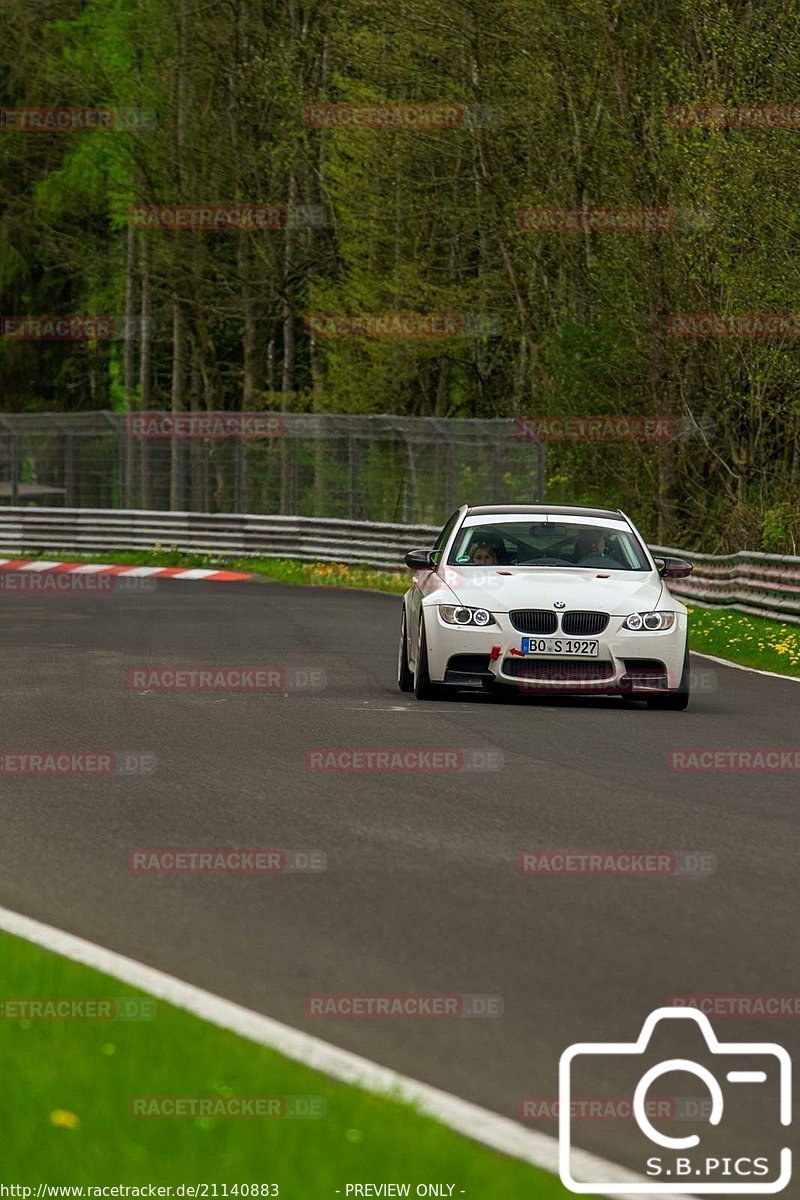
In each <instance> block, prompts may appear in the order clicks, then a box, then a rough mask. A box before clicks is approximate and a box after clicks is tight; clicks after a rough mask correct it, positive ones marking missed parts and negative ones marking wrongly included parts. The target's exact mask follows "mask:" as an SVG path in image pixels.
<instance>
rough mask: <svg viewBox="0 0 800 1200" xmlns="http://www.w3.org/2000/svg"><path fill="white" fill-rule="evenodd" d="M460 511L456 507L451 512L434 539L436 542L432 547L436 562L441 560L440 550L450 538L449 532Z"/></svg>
mask: <svg viewBox="0 0 800 1200" xmlns="http://www.w3.org/2000/svg"><path fill="white" fill-rule="evenodd" d="M460 512H461V509H460V508H457V509H456V511H455V512H454V513H453V515H452V517H451V518H450V520H449V521H448V522H447V523H446V525H445V527H444V529H443V530H442V532H441V533H440V534H439V536H438V538H437V539H436V544H435V546H434V547H433V557H434V559H435V561H436V563H437V564H438V563H439V562H440V561H441V557H442V551H443V550H444V548H445V546H446V545H447V543H448V541H449V540H450V534H451V533H452V532H453V529H454V528H455V524H456V521H457V520H458V517H459V514H460Z"/></svg>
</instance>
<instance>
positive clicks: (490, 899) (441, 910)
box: [0, 582, 800, 1169]
mask: <svg viewBox="0 0 800 1200" xmlns="http://www.w3.org/2000/svg"><path fill="white" fill-rule="evenodd" d="M399 612H400V602H399V599H398V598H396V597H389V596H383V595H377V594H367V593H356V592H348V591H336V590H324V589H298V588H283V587H278V586H272V585H268V584H261V583H255V584H219V583H218V584H214V585H204V584H202V583H192V584H182V583H176V582H168V583H165V584H164V585H162V586H159V587H158V588H157V589H156V590H155V591H154V592H152V593H150V594H142V595H135V596H132V595H125V594H123V593H119V594H111V595H93V594H84V593H76V594H72V593H59V594H53V595H44V594H14V593H8V592H7V593H4V594H3V595H2V597H0V614H2V619H0V645H1V646H2V664H3V679H4V687H3V693H4V695H3V701H4V702H3V723H2V735H1V736H0V750H2V751H8V750H20V749H31V750H33V749H77V748H81V749H90V748H96V749H112V750H117V751H119V750H139V751H150V752H153V753H154V754H155V755H156V758H157V769H156V770H155V772H154V773H152V774H150V775H143V776H130V777H118V776H114V777H97V778H87V777H85V776H76V777H72V778H67V779H63V778H62V779H58V780H56V779H47V778H40V777H17V776H9V775H6V776H4V777H0V795H1V796H2V799H1V800H0V804H2V828H3V834H2V838H1V839H0V905H3V906H5V907H8V908H11V909H14V910H16V911H18V912H21V913H25V914H27V915H30V916H33V917H35V918H38V919H39V920H42V921H46V922H49V923H51V924H53V925H56V926H58V927H59V928H62V929H65V930H68V931H69V932H72V933H75V934H78V935H80V936H82V937H85V938H89V939H91V940H92V941H95V942H98V943H100V944H101V945H104V946H108V947H110V948H112V949H114V950H117V951H119V952H121V953H123V954H126V955H129V956H131V957H133V958H137V959H139V960H141V961H142V962H145V963H148V964H150V965H152V966H155V967H159V968H161V969H163V970H165V971H168V972H170V973H172V974H174V975H177V976H179V977H181V978H183V979H186V980H188V981H190V982H192V983H195V984H197V985H199V986H201V987H204V988H207V989H209V990H210V991H213V992H216V993H218V994H220V995H223V996H225V997H228V998H230V999H233V1000H235V1001H237V1002H239V1003H241V1004H244V1005H247V1006H249V1007H251V1008H253V1009H256V1010H258V1011H260V1012H264V1013H266V1014H268V1015H270V1016H272V1017H275V1018H277V1019H278V1020H281V1021H284V1022H286V1023H287V1024H290V1025H293V1026H296V1027H299V1028H303V1029H307V1030H308V1031H309V1032H312V1033H314V1034H316V1035H317V1036H320V1037H323V1038H326V1039H327V1040H329V1041H332V1042H335V1043H336V1044H338V1045H341V1046H344V1047H347V1048H348V1049H351V1050H353V1051H355V1052H357V1053H359V1054H362V1055H365V1056H367V1057H369V1058H372V1059H374V1060H376V1061H377V1062H380V1063H384V1064H386V1065H388V1066H392V1067H394V1068H395V1069H397V1070H399V1071H402V1072H404V1073H405V1074H408V1075H411V1076H413V1077H415V1078H418V1079H421V1080H424V1081H426V1082H429V1083H431V1084H434V1085H436V1086H438V1087H441V1088H444V1089H446V1090H448V1091H451V1092H454V1093H456V1094H457V1095H459V1096H462V1097H465V1098H467V1099H469V1100H473V1101H475V1102H477V1103H480V1104H483V1105H485V1106H486V1107H488V1108H491V1109H493V1110H496V1111H498V1112H500V1113H503V1114H505V1115H509V1116H515V1115H518V1112H519V1109H518V1106H519V1103H520V1101H521V1099H522V1098H523V1097H526V1096H528V1097H530V1096H535V1097H554V1096H555V1095H556V1094H557V1063H558V1056H559V1054H560V1052H561V1051H562V1050H563V1049H564V1048H565V1047H566V1046H568V1045H569V1044H571V1043H572V1042H575V1041H605V1040H609V1041H630V1040H633V1039H634V1038H635V1037H636V1035H637V1034H638V1032H639V1030H640V1028H641V1025H642V1022H643V1020H644V1017H645V1016H646V1015H647V1014H648V1013H649V1012H650V1011H651V1010H652V1009H654V1008H657V1007H659V1006H661V1005H663V1004H666V1003H667V1002H668V999H669V997H671V996H674V995H676V994H677V995H682V994H721V995H726V996H727V995H741V994H748V995H764V994H772V995H774V994H781V995H787V994H792V993H794V992H799V993H800V987H798V986H797V984H798V980H797V974H798V965H797V964H798V961H800V956H799V955H798V921H797V882H796V878H797V861H796V859H797V855H796V850H797V845H798V837H797V830H798V818H797V806H798V773H797V772H796V771H772V772H731V771H726V772H721V771H713V772H709V771H705V772H703V771H701V772H675V771H672V770H670V769H669V768H668V766H667V756H668V753H669V752H670V751H671V750H673V749H691V748H698V747H721V748H742V749H749V748H755V747H779V748H784V749H786V748H789V747H792V748H794V747H797V746H800V737H799V736H798V719H797V703H798V700H800V692H799V691H798V685H797V684H795V683H792V682H787V681H783V680H780V679H774V678H768V677H765V676H760V675H757V674H751V673H747V672H744V671H739V670H735V669H732V668H725V667H719V666H717V665H716V664H713V663H708V662H705V661H703V660H700V659H697V658H694V659H693V666H694V668H695V670H696V671H697V672H699V675H700V679H701V682H702V684H703V690H702V691H700V692H697V693H696V694H695V696H694V698H693V701H692V704H691V706H690V708H689V710H688V711H687V712H685V713H669V712H651V711H648V710H646V709H644V708H638V707H631V708H625V707H623V706H622V705H621V704H620V703H619V702H617V701H614V700H606V699H600V698H598V699H589V698H587V699H583V698H581V699H576V700H562V699H555V700H551V699H549V698H548V699H546V700H541V699H512V700H508V701H505V700H494V699H491V698H487V697H483V696H473V695H467V696H466V697H465V698H464V699H463V700H458V701H451V700H445V701H442V702H430V703H426V704H420V703H418V702H417V701H415V700H414V698H413V696H412V697H408V696H405V695H402V694H400V693H399V692H398V691H397V689H396V686H395V681H394V672H395V655H396V638H397V631H398V626H399ZM211 664H217V665H225V666H230V665H239V666H271V667H279V668H289V669H291V668H294V667H297V668H321V669H322V670H323V671H324V672H325V674H326V677H327V686H326V687H325V688H324V689H323V690H320V691H299V692H289V693H288V694H285V693H280V694H263V693H259V694H238V695H230V694H221V693H219V692H213V693H205V694H201V693H197V692H185V693H175V692H172V693H170V692H167V693H163V694H156V693H152V692H151V693H149V694H141V693H140V692H138V691H136V690H132V689H131V688H129V687H128V682H127V673H128V671H129V670H130V669H131V668H134V667H142V666H178V665H179V666H189V667H197V666H205V665H211ZM323 747H343V748H402V747H413V748H422V749H432V748H443V749H453V748H460V749H475V750H480V751H488V750H492V751H501V752H502V755H503V767H502V769H501V770H499V771H493V772H479V771H476V772H465V771H453V772H439V773H430V772H428V773H422V772H416V773H412V772H392V773H388V772H360V773H355V772H338V773H331V772H315V771H309V770H307V769H306V753H307V751H309V750H310V749H314V748H323ZM217 846H221V847H248V848H251V847H259V846H269V847H281V848H288V849H311V850H314V849H316V850H321V851H323V852H324V853H325V854H326V855H327V863H328V869H327V871H326V872H324V873H320V874H284V875H269V876H259V875H250V876H241V875H220V874H218V875H208V874H184V875H161V876H157V875H152V874H134V873H132V872H131V871H130V870H129V868H128V855H129V853H130V851H131V850H133V849H135V848H142V847H172V848H174V847H187V848H210V847H217ZM532 849H540V850H544V849H551V850H566V849H573V850H588V849H606V850H619V851H644V850H651V851H660V852H665V851H672V850H676V851H700V852H705V853H708V854H713V855H715V856H716V870H715V871H714V873H713V874H711V875H708V876H706V877H704V878H691V877H689V878H678V877H674V876H667V877H664V876H660V877H649V878H624V877H610V876H607V875H605V876H602V877H599V876H597V877H586V876H581V875H566V876H561V877H537V878H533V877H530V876H523V875H522V874H520V872H519V870H518V860H519V856H520V853H521V852H522V851H528V850H532ZM327 993H333V994H339V995H341V994H351V993H356V994H362V995H372V996H374V995H388V994H397V993H399V994H431V993H445V994H448V995H453V994H458V993H478V994H482V995H487V994H489V995H500V996H502V997H503V1002H504V1012H503V1015H502V1017H498V1018H495V1019H477V1018H476V1019H467V1018H462V1019H457V1020H444V1019H342V1018H340V1019H320V1018H314V1017H311V1016H307V1015H306V1013H305V1009H304V999H305V997H306V996H308V995H310V994H327ZM715 1028H716V1030H717V1033H718V1035H719V1036H720V1037H725V1038H726V1039H728V1040H731V1041H733V1040H754V1041H755V1040H774V1041H777V1042H780V1043H781V1044H782V1045H784V1046H785V1047H786V1048H787V1049H788V1050H790V1051H792V1049H793V1048H794V1049H800V1038H799V1037H798V1032H797V1030H798V1021H797V1020H796V1019H795V1020H791V1019H779V1020H776V1019H764V1020H756V1019H744V1018H740V1017H739V1018H734V1019H728V1020H720V1021H716V1022H715ZM614 1079H615V1076H614V1073H613V1072H611V1073H610V1074H598V1075H597V1076H596V1078H595V1079H594V1081H593V1084H594V1086H593V1090H592V1094H593V1095H597V1096H601V1095H609V1094H610V1095H616V1094H617V1093H615V1092H614V1084H613V1083H612V1082H611V1081H612V1080H614ZM700 1090H702V1089H700V1088H699V1085H698V1087H697V1088H695V1091H694V1093H693V1094H697V1092H698V1091H700ZM689 1092H691V1087H689V1088H684V1089H683V1092H682V1094H683V1095H687V1094H688V1093H689ZM584 1094H585V1093H584ZM731 1122H732V1124H733V1125H734V1127H735V1132H736V1139H737V1141H738V1142H739V1143H740V1144H744V1143H745V1141H746V1140H747V1139H748V1138H749V1135H750V1131H751V1129H752V1127H753V1121H752V1116H751V1115H749V1114H747V1113H745V1112H744V1111H740V1110H739V1108H738V1107H735V1108H734V1109H733V1110H732V1115H731ZM539 1127H540V1128H543V1129H546V1130H548V1131H550V1132H552V1133H553V1134H554V1135H555V1134H556V1132H557V1128H556V1125H555V1123H554V1122H549V1123H545V1124H543V1125H541V1126H539ZM679 1132H680V1133H681V1134H686V1133H688V1132H691V1128H690V1127H682V1128H681V1129H680V1131H679ZM629 1133H630V1130H629V1126H628V1125H626V1124H625V1123H624V1122H608V1121H605V1122H588V1123H585V1124H583V1125H581V1127H580V1131H579V1134H578V1136H577V1139H576V1140H577V1141H578V1142H579V1143H580V1144H581V1145H583V1146H584V1147H585V1148H586V1149H589V1150H594V1151H595V1152H596V1153H598V1154H601V1155H603V1156H605V1157H608V1158H613V1159H615V1160H616V1161H619V1162H621V1163H623V1164H624V1165H626V1166H631V1167H634V1168H635V1169H641V1162H640V1161H635V1162H634V1161H631V1151H630V1142H629ZM736 1148H737V1147H736V1146H734V1149H736Z"/></svg>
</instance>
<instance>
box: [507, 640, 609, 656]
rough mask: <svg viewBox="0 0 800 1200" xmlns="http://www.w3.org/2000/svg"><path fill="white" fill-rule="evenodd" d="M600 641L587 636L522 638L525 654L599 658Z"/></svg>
mask: <svg viewBox="0 0 800 1200" xmlns="http://www.w3.org/2000/svg"><path fill="white" fill-rule="evenodd" d="M598 645H599V642H592V641H588V642H587V641H586V639H585V638H532V637H524V638H523V639H522V653H523V654H577V655H579V656H581V657H584V658H597V647H598Z"/></svg>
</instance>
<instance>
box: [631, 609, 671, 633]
mask: <svg viewBox="0 0 800 1200" xmlns="http://www.w3.org/2000/svg"><path fill="white" fill-rule="evenodd" d="M674 624H675V613H671V612H646V613H631V615H630V616H629V617H626V618H625V620H624V621H623V622H622V628H623V629H635V630H637V632H641V631H642V630H647V631H648V632H653V631H655V630H658V629H672V626H673V625H674Z"/></svg>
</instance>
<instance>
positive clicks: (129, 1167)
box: [0, 934, 571, 1200]
mask: <svg viewBox="0 0 800 1200" xmlns="http://www.w3.org/2000/svg"><path fill="white" fill-rule="evenodd" d="M0 996H1V997H2V998H4V999H9V998H11V997H26V998H28V999H31V998H47V997H50V998H53V997H90V996H91V997H98V998H100V997H114V998H118V997H142V993H141V992H138V991H136V990H135V989H133V988H131V987H128V986H126V985H125V984H122V983H119V982H117V981H116V980H114V979H111V978H109V977H108V976H105V975H102V974H100V973H99V972H97V971H94V970H90V969H89V968H87V967H84V966H81V965H78V964H76V963H73V962H70V961H69V960H67V959H64V958H62V957H60V956H59V955H55V954H50V953H48V952H47V951H44V950H42V949H40V948H39V947H38V946H34V945H31V944H30V943H29V942H26V941H24V940H22V939H20V938H16V937H11V936H9V935H8V934H0ZM0 1062H2V1064H3V1087H2V1089H0V1129H1V1130H2V1155H1V1156H0V1182H2V1183H11V1182H14V1183H25V1184H28V1185H30V1184H33V1185H35V1184H37V1183H38V1182H47V1183H55V1184H65V1185H68V1184H84V1185H93V1186H97V1185H104V1184H111V1183H123V1184H139V1185H140V1184H143V1183H156V1184H159V1185H166V1184H172V1185H175V1184H178V1183H182V1182H183V1183H197V1182H200V1181H203V1182H207V1183H212V1182H216V1183H227V1184H229V1185H230V1184H233V1183H238V1184H243V1183H247V1184H256V1183H257V1184H262V1183H277V1184H279V1185H280V1196H281V1197H286V1198H287V1200H309V1198H310V1197H323V1196H332V1197H333V1196H335V1189H336V1188H341V1189H342V1194H343V1193H344V1185H345V1184H346V1183H353V1182H384V1181H392V1182H407V1183H411V1184H412V1194H413V1188H414V1186H415V1185H416V1184H417V1183H430V1182H449V1183H454V1184H455V1185H456V1186H455V1190H454V1193H453V1194H454V1195H455V1196H457V1195H458V1194H459V1193H460V1190H461V1189H462V1188H463V1189H464V1191H465V1193H466V1194H467V1195H469V1196H484V1197H492V1200H505V1198H507V1200H520V1198H521V1197H530V1198H531V1200H556V1198H559V1200H565V1198H566V1197H567V1196H569V1195H570V1194H571V1193H568V1192H567V1191H566V1190H565V1189H564V1188H563V1187H562V1185H561V1183H560V1182H559V1181H558V1180H557V1179H555V1178H554V1177H553V1176H551V1175H549V1174H547V1173H545V1172H542V1171H538V1170H535V1169H534V1168H532V1167H529V1166H527V1165H526V1164H524V1163H521V1162H519V1161H517V1160H516V1159H512V1158H506V1157H504V1156H503V1155H500V1154H497V1153H495V1152H494V1151H492V1150H488V1149H486V1148H485V1147H483V1146H480V1145H478V1144H477V1143H475V1142H471V1141H469V1140H468V1139H466V1138H462V1137H460V1136H459V1135H458V1134H456V1133H454V1132H452V1131H451V1130H449V1129H448V1128H446V1127H445V1126H443V1125H441V1124H439V1123H438V1122H436V1121H433V1120H430V1119H429V1118H426V1117H423V1116H421V1115H419V1113H417V1112H416V1111H415V1110H414V1109H413V1108H412V1107H410V1106H408V1105H405V1104H403V1103H400V1102H398V1101H396V1100H393V1099H388V1098H385V1097H380V1096H374V1095H371V1094H370V1093H367V1092H364V1091H362V1090H360V1089H359V1088H354V1087H350V1086H347V1085H345V1084H340V1083H337V1082H335V1081H333V1080H331V1079H330V1078H328V1077H327V1076H325V1075H322V1074H320V1073H318V1072H315V1071H311V1070H308V1069H307V1068H305V1067H303V1066H300V1065H298V1064H297V1063H293V1062H291V1061H289V1060H288V1059H286V1058H284V1057H282V1056H281V1055H280V1054H277V1053H275V1052H274V1051H272V1050H269V1049H266V1048H265V1047H262V1046H258V1045H255V1044H254V1043H252V1042H249V1041H247V1040H245V1039H243V1038H240V1037H237V1036H236V1035H234V1034H232V1033H228V1032H227V1031H225V1030H222V1029H219V1028H217V1027H216V1026H214V1025H210V1024H208V1023H207V1022H205V1021H202V1020H200V1019H199V1018H197V1017H194V1016H192V1015H190V1014H188V1013H185V1012H183V1011H181V1010H180V1009H177V1008H174V1007H172V1006H171V1005H169V1004H164V1003H162V1002H161V1001H158V1002H157V1005H156V1012H155V1017H154V1019H151V1020H146V1021H145V1020H138V1021H135V1022H133V1021H128V1022H124V1021H116V1020H114V1021H110V1020H88V1021H83V1022H78V1021H63V1020H61V1021H59V1020H27V1021H26V1020H23V1021H18V1020H9V1019H5V1020H0ZM280 1095H283V1096H314V1097H321V1098H322V1099H323V1100H324V1102H325V1106H326V1113H325V1115H324V1116H322V1117H319V1118H316V1119H291V1120H290V1119H286V1118H275V1119H265V1118H261V1119H259V1118H257V1117H251V1118H248V1119H242V1118H231V1117H223V1118H220V1117H196V1118H136V1117H133V1116H131V1115H130V1114H129V1101H130V1098H131V1097H143V1096H161V1097H164V1096H183V1097H190V1096H203V1097H254V1096H280Z"/></svg>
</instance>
